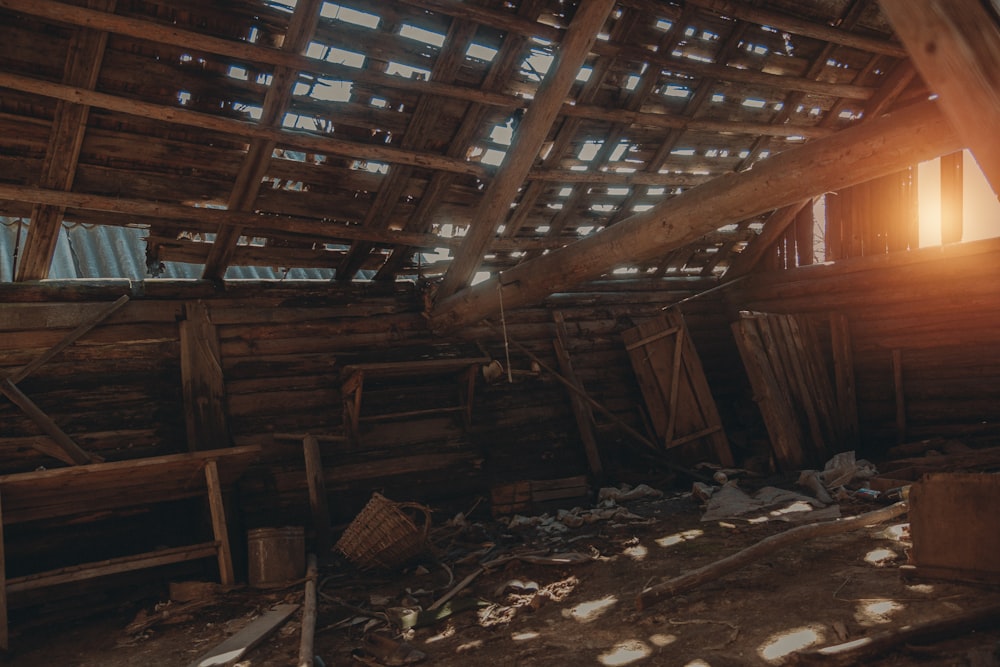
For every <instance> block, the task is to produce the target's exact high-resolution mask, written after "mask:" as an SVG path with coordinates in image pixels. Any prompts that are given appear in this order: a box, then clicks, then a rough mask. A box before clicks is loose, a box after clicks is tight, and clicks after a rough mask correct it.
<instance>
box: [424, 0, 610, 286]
mask: <svg viewBox="0 0 1000 667" xmlns="http://www.w3.org/2000/svg"><path fill="white" fill-rule="evenodd" d="M614 6H615V0H589V1H588V2H586V3H581V4H580V6H579V7H578V8H577V13H576V16H574V17H573V21H572V23H571V24H570V26H569V30H567V31H566V35H565V37H564V38H563V41H562V43H561V44H560V45H559V50H558V52H557V53H556V58H555V62H554V63H553V64H552V69H551V70H549V73H548V74H546V76H545V79H544V80H543V81H542V84H541V86H539V88H538V93H537V95H536V96H535V99H534V101H533V102H532V104H531V106H530V107H528V111H527V112H526V113H525V115H524V118H523V120H522V121H521V123H520V125H518V128H517V131H516V132H515V136H514V140H513V141H512V142H511V147H510V150H509V151H508V152H507V155H506V157H505V158H504V161H503V163H501V165H500V170H499V172H498V173H497V176H496V178H495V179H494V180H493V182H491V183H490V184H489V186H488V187H487V188H486V192H485V193H484V194H483V198H482V200H481V201H480V204H479V206H478V207H477V208H476V212H475V214H474V215H473V218H472V224H471V226H470V227H469V232H468V234H467V235H466V237H465V241H464V242H463V243H462V246H461V248H460V249H459V251H458V254H457V255H456V258H455V261H454V262H452V264H451V267H450V268H449V269H448V272H447V273H446V274H445V277H444V280H443V281H442V283H441V286H440V288H439V290H438V298H440V299H444V298H447V297H449V296H451V295H452V294H454V293H455V292H457V291H458V290H459V289H461V288H462V287H464V286H465V285H467V284H468V282H469V279H470V278H472V275H473V273H475V271H476V267H477V266H479V263H480V261H481V260H482V257H483V252H484V251H485V249H486V246H487V244H488V243H489V240H490V238H492V237H493V235H494V234H495V233H496V230H497V227H498V226H499V225H500V223H502V222H503V221H504V219H505V218H506V217H507V214H508V213H509V212H510V203H511V202H512V201H514V198H515V196H516V195H517V191H518V189H519V188H520V187H521V185H522V184H523V183H524V180H525V178H527V176H528V172H529V171H531V167H532V165H533V164H534V162H535V159H536V158H537V157H538V151H539V150H540V149H541V147H542V144H543V143H544V141H545V137H546V136H547V135H548V133H549V130H550V129H551V128H552V123H553V122H554V121H555V119H556V117H557V116H558V115H559V110H560V109H561V108H562V103H563V100H565V99H566V96H567V95H568V94H569V91H570V88H571V87H572V86H573V82H574V81H575V80H576V76H577V74H579V72H580V67H581V66H583V63H584V61H585V60H586V58H587V54H588V53H590V49H591V47H592V46H593V44H594V42H595V41H596V39H597V34H598V32H599V31H600V30H601V28H602V27H603V26H604V22H605V21H607V18H608V15H609V14H610V13H611V10H612V9H613V8H614Z"/></svg>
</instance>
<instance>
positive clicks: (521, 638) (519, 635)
mask: <svg viewBox="0 0 1000 667" xmlns="http://www.w3.org/2000/svg"><path fill="white" fill-rule="evenodd" d="M539 637H541V635H540V634H538V633H537V632H535V631H533V630H527V631H525V632H515V633H514V634H512V635H511V636H510V638H511V639H513V640H514V641H516V642H526V641H530V640H532V639H538V638H539Z"/></svg>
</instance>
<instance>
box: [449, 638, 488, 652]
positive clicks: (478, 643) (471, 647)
mask: <svg viewBox="0 0 1000 667" xmlns="http://www.w3.org/2000/svg"><path fill="white" fill-rule="evenodd" d="M482 647H483V640H482V639H473V640H472V641H471V642H465V643H464V644H461V645H460V646H459V647H458V648H456V649H455V653H467V652H468V651H475V650H476V649H480V648H482Z"/></svg>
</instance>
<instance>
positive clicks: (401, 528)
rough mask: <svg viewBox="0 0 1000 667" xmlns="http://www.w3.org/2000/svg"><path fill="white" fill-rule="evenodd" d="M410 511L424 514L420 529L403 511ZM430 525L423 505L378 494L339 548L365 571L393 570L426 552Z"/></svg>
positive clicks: (351, 526)
mask: <svg viewBox="0 0 1000 667" xmlns="http://www.w3.org/2000/svg"><path fill="white" fill-rule="evenodd" d="M406 509H415V510H418V511H420V512H422V513H423V514H424V524H423V527H421V528H418V527H417V525H416V524H415V523H414V522H413V519H411V518H410V516H409V515H408V514H407V513H406V512H404V511H403V510H406ZM430 526H431V511H430V510H429V509H428V508H426V507H424V506H423V505H421V504H419V503H397V502H393V501H391V500H389V499H388V498H386V497H385V496H383V495H382V494H380V493H375V494H373V495H372V498H371V500H369V501H368V504H367V505H365V508H364V509H363V510H361V512H360V513H359V514H358V515H357V516H356V517H355V518H354V521H352V522H351V524H350V525H349V526H348V527H347V529H346V530H345V531H344V534H343V535H341V537H340V540H339V541H338V542H337V544H336V546H335V548H336V549H337V551H339V552H340V553H342V554H344V556H346V557H347V559H348V560H349V561H351V562H352V563H354V564H355V565H357V566H358V567H359V568H361V569H363V570H367V569H372V568H384V569H391V568H394V567H396V566H398V565H401V564H403V563H405V562H406V561H407V560H409V559H411V558H413V557H414V556H416V555H417V554H419V553H420V552H421V551H423V550H424V546H425V545H426V543H427V531H428V530H429V529H430Z"/></svg>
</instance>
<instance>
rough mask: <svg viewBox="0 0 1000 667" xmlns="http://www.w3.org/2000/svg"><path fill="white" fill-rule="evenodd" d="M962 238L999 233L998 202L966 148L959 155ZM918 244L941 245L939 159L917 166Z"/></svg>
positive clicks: (983, 237) (978, 237) (974, 238)
mask: <svg viewBox="0 0 1000 667" xmlns="http://www.w3.org/2000/svg"><path fill="white" fill-rule="evenodd" d="M962 164H963V169H962V176H963V178H962V210H963V215H962V241H978V240H980V239H988V238H994V237H997V236H1000V202H998V201H997V197H996V196H995V195H994V194H993V190H992V189H991V188H990V184H989V182H988V181H987V180H986V177H985V176H983V172H982V171H981V170H980V169H979V165H978V164H976V161H975V159H974V158H973V157H972V154H971V153H969V151H965V152H964V153H963V158H962ZM917 184H918V186H917V187H918V193H917V196H918V206H919V217H920V247H922V248H923V247H927V246H935V245H940V244H941V160H940V159H935V160H930V161H928V162H921V163H920V164H919V165H917Z"/></svg>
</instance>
